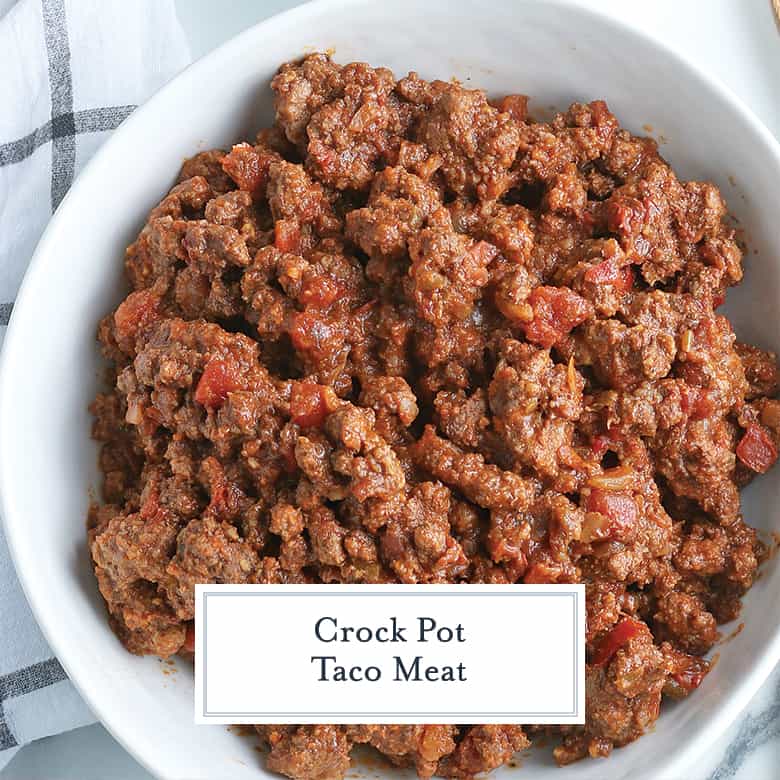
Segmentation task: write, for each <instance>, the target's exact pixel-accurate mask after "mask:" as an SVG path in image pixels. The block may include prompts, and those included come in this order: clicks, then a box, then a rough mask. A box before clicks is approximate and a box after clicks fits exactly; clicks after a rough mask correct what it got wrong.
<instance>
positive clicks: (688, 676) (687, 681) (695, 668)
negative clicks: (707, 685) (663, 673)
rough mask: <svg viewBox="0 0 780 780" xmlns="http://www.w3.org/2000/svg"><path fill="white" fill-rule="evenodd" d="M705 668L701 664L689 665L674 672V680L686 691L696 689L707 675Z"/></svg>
mask: <svg viewBox="0 0 780 780" xmlns="http://www.w3.org/2000/svg"><path fill="white" fill-rule="evenodd" d="M707 671H708V670H707V669H706V668H705V667H704V666H703V665H702V664H696V665H692V666H689V667H687V668H685V669H683V670H682V671H679V672H674V673H673V674H672V677H673V678H674V681H675V682H676V683H677V684H678V685H679V686H680V687H681V688H683V689H684V690H685V692H686V693H690V692H691V691H694V690H696V688H698V687H699V686H700V685H701V683H702V680H703V679H704V678H705V677H706V676H707Z"/></svg>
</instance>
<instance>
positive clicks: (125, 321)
mask: <svg viewBox="0 0 780 780" xmlns="http://www.w3.org/2000/svg"><path fill="white" fill-rule="evenodd" d="M159 317H160V298H159V296H157V295H155V293H153V292H152V291H151V290H136V292H132V293H130V295H128V296H127V298H125V299H124V300H123V301H122V303H120V304H119V306H118V307H117V310H116V311H115V312H114V325H115V327H116V337H117V340H118V341H119V342H120V346H131V345H129V344H128V342H131V341H133V340H134V339H135V338H136V337H137V336H138V335H139V334H140V333H142V332H143V331H145V330H146V329H147V328H148V327H149V326H150V325H151V324H152V323H154V322H155V321H156V320H157V319H159Z"/></svg>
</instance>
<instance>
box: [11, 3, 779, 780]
mask: <svg viewBox="0 0 780 780" xmlns="http://www.w3.org/2000/svg"><path fill="white" fill-rule="evenodd" d="M299 2H300V0H298V1H297V2H296V0H226V2H214V0H177V8H178V11H179V15H180V18H181V22H182V25H183V27H184V29H185V32H186V33H187V36H188V38H189V40H190V45H191V48H192V53H193V57H196V58H197V57H200V56H202V55H203V54H205V53H206V52H207V51H209V50H210V49H212V48H213V47H214V46H216V45H217V44H219V43H221V42H222V41H224V40H227V39H228V38H230V37H232V36H233V35H235V34H236V33H238V32H240V31H241V30H243V29H245V28H246V27H249V26H250V25H252V24H254V23H256V22H258V21H261V20H262V19H263V18H266V17H268V16H270V15H272V14H274V13H277V12H279V11H281V10H284V9H286V8H289V7H292V6H294V5H298V4H299ZM769 2H770V0H708V2H707V3H706V12H705V13H702V11H704V10H705V9H704V8H703V6H704V5H705V4H704V3H702V2H701V0H655V2H653V3H652V4H648V3H639V2H630V3H625V2H624V1H623V0H583V4H585V5H594V6H597V7H599V8H600V9H602V10H604V11H607V12H610V13H613V14H614V15H615V16H619V17H621V18H623V19H626V20H627V21H629V22H632V23H634V24H638V25H640V26H642V27H644V28H646V29H647V30H648V31H650V32H652V33H654V34H656V35H657V36H658V37H660V38H663V39H665V40H666V41H667V42H668V43H670V44H672V45H674V46H676V47H678V48H679V49H680V50H681V51H682V52H684V54H685V55H686V56H687V57H689V58H690V59H692V60H694V61H696V62H698V63H699V64H700V65H703V66H704V67H705V68H706V69H707V70H709V71H710V72H711V73H713V74H715V75H717V76H718V77H720V78H721V79H722V80H723V81H725V82H726V84H728V85H729V86H730V87H731V88H732V89H733V90H734V91H735V92H737V93H738V94H739V95H740V96H741V97H742V98H743V99H744V100H745V102H746V103H748V105H750V106H751V107H752V108H753V110H754V111H755V112H756V113H757V114H758V115H759V116H760V117H761V118H762V119H763V121H764V122H765V123H766V124H767V125H768V126H769V127H770V129H772V130H773V131H774V132H775V133H776V134H778V135H780V97H779V96H778V81H777V74H779V73H780V35H779V34H778V30H777V28H776V27H775V25H774V23H773V21H772V18H771V13H770V11H769V8H770V5H769ZM11 4H12V0H0V15H2V13H3V12H4V10H5V9H7V8H8V7H10V5H11ZM779 701H780V675H779V674H778V673H777V672H776V673H775V675H774V677H773V679H772V680H770V681H769V682H768V683H767V685H766V686H765V688H764V690H763V691H762V692H761V693H760V694H759V695H758V696H757V697H756V699H755V700H754V702H752V703H751V705H750V707H749V709H748V712H747V713H746V714H745V715H744V716H743V717H742V718H740V720H739V721H738V722H737V723H736V724H734V725H733V726H732V727H731V729H730V730H729V732H728V733H727V734H726V735H725V738H724V739H723V740H721V741H720V742H719V743H718V744H716V745H714V746H713V748H712V749H711V750H710V751H708V753H707V754H706V755H704V756H702V758H701V760H700V761H699V762H698V764H697V766H696V767H695V768H692V769H691V772H690V774H689V777H688V778H687V779H686V780H703V779H704V778H712V780H715V778H717V780H727V779H728V778H734V779H735V780H769V778H774V777H778V771H779V770H778V768H777V767H778V765H779V764H780V761H779V760H780V710H779V709H778V707H779V706H780V705H778V702H779ZM691 704H694V702H693V701H692V702H691ZM607 768H608V765H607ZM0 774H2V778H3V780H153V778H152V776H151V775H149V774H148V773H147V772H145V771H144V770H143V769H142V768H141V767H140V766H139V765H138V764H137V763H136V762H135V761H133V759H132V758H130V757H129V756H128V755H127V753H125V752H124V750H122V748H121V747H120V746H119V745H118V744H117V743H116V742H115V741H114V740H113V739H112V738H111V736H110V735H109V734H108V733H107V732H106V731H105V729H104V728H103V727H102V726H99V725H96V726H89V727H86V728H83V729H77V730H75V731H72V732H70V733H68V734H63V735H60V736H58V737H52V738H49V739H45V740H41V741H40V742H37V743H34V744H33V745H30V746H28V747H26V748H23V749H22V750H21V751H20V752H19V754H18V755H17V756H16V757H15V758H14V760H13V761H12V762H11V763H10V764H9V765H8V767H7V768H6V770H5V771H4V772H2V773H0ZM605 776H606V775H605Z"/></svg>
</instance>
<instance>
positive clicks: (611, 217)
mask: <svg viewBox="0 0 780 780" xmlns="http://www.w3.org/2000/svg"><path fill="white" fill-rule="evenodd" d="M647 214H648V212H647V208H646V207H645V204H644V203H642V201H640V200H637V199H636V198H632V197H618V196H615V197H613V198H610V199H609V201H607V229H608V230H609V232H610V233H617V234H619V235H621V236H631V235H634V234H635V233H639V231H640V230H641V228H642V225H643V224H644V223H645V220H646V219H647Z"/></svg>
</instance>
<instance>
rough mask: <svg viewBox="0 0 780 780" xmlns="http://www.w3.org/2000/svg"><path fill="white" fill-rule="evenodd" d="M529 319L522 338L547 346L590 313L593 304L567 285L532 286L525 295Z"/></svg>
mask: <svg viewBox="0 0 780 780" xmlns="http://www.w3.org/2000/svg"><path fill="white" fill-rule="evenodd" d="M528 303H529V305H530V306H531V308H532V309H533V319H532V320H531V321H530V322H528V323H525V324H523V326H522V327H523V328H524V329H525V337H526V338H527V339H528V340H529V341H532V342H533V343H534V344H539V345H541V346H542V347H546V348H548V349H549V348H550V347H551V346H553V344H555V343H556V342H558V341H560V340H561V339H562V338H563V337H564V336H565V335H566V334H567V333H569V331H571V329H572V328H576V327H577V325H579V324H580V323H581V322H584V321H585V320H586V319H588V317H590V316H591V314H592V313H593V307H592V306H591V304H590V303H588V301H586V300H585V299H584V298H582V297H581V296H579V295H577V293H575V292H572V291H571V290H570V289H569V288H568V287H536V288H535V289H534V290H533V291H532V292H531V294H530V295H529V296H528Z"/></svg>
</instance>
